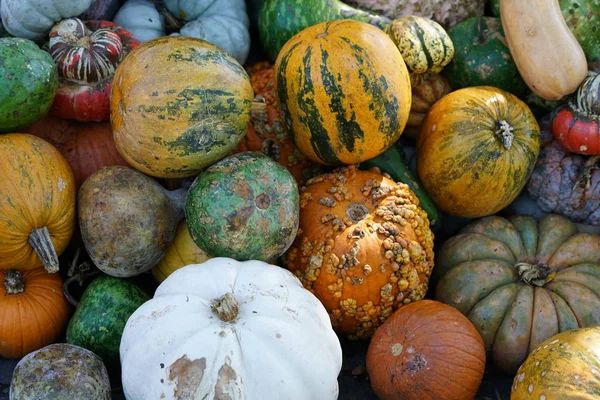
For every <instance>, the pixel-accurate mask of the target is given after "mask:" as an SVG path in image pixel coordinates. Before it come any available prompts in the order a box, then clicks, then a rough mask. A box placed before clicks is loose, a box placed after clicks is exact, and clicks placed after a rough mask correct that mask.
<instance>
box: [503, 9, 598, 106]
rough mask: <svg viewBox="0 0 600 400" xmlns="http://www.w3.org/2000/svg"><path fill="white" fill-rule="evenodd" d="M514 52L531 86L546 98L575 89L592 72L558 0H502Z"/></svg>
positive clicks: (558, 97)
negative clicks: (589, 71)
mask: <svg viewBox="0 0 600 400" xmlns="http://www.w3.org/2000/svg"><path fill="white" fill-rule="evenodd" d="M500 15H501V19H502V27H503V28H504V33H505V35H506V40H507V42H508V47H509V49H510V53H511V55H512V57H513V59H514V60H515V63H516V64H517V68H518V69H519V73H520V74H521V76H522V77H523V79H524V80H525V83H527V86H529V88H530V89H531V90H532V91H533V92H534V93H535V94H537V95H538V96H540V97H542V98H543V99H546V100H558V99H560V98H562V97H564V96H566V95H567V94H569V93H572V92H574V91H575V90H576V89H577V88H578V87H579V85H580V84H581V82H582V81H583V80H584V79H585V77H586V76H587V72H588V67H587V61H586V59H585V54H584V52H583V50H582V48H581V46H580V45H579V43H578V42H577V39H575V36H573V34H572V33H571V31H570V30H569V27H568V26H567V24H566V22H565V20H564V17H563V15H562V12H561V10H560V6H559V3H558V0H527V1H523V0H500Z"/></svg>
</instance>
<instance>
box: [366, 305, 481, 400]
mask: <svg viewBox="0 0 600 400" xmlns="http://www.w3.org/2000/svg"><path fill="white" fill-rule="evenodd" d="M484 369H485V349H484V347H483V340H482V339H481V336H480V335H479V333H478V332H477V329H476V328H475V326H473V324H472V323H471V322H470V321H469V320H468V319H467V317H465V316H464V315H462V314H461V313H460V312H459V311H458V310H457V309H456V308H454V307H451V306H448V305H445V304H443V303H440V302H437V301H433V300H421V301H417V302H414V303H412V304H408V305H406V306H404V307H401V308H399V309H398V310H397V311H396V312H395V313H394V314H392V315H391V316H390V317H389V318H388V319H387V320H386V321H385V322H384V323H383V325H381V326H380V327H379V328H378V329H377V331H376V332H375V335H374V336H373V338H372V339H371V343H370V344H369V350H368V351H367V370H368V372H369V379H370V381H371V387H372V388H373V391H374V392H375V393H376V394H377V396H378V397H379V398H380V399H381V400H396V399H403V400H422V399H431V400H433V399H435V400H471V399H472V398H473V397H474V396H475V394H476V392H477V389H478V388H479V385H480V384H481V381H482V379H483V372H484Z"/></svg>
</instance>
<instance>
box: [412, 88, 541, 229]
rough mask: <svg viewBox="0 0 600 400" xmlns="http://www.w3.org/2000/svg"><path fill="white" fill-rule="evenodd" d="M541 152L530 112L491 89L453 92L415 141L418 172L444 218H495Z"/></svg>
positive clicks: (430, 115) (435, 107)
mask: <svg viewBox="0 0 600 400" xmlns="http://www.w3.org/2000/svg"><path fill="white" fill-rule="evenodd" d="M539 152H540V128H539V126H538V123H537V121H536V119H535V117H534V115H533V114H532V113H531V110H530V109H529V107H528V106H527V105H526V104H525V103H524V102H522V101H521V100H519V99H518V98H517V97H516V96H514V95H512V94H510V93H508V92H505V91H503V90H500V89H497V88H494V87H491V86H478V87H469V88H464V89H460V90H456V91H454V92H451V93H450V94H447V95H446V96H444V97H442V98H441V99H440V100H438V101H437V102H436V103H435V104H434V105H433V106H432V107H431V109H430V110H429V112H428V113H427V116H426V117H425V120H424V121H423V124H422V125H421V130H420V132H419V135H418V140H417V173H418V175H419V179H421V182H422V183H423V186H424V188H425V190H426V191H427V193H429V195H430V196H431V198H432V200H433V201H434V202H435V204H436V205H437V206H438V207H439V208H440V209H442V211H444V212H446V213H447V214H450V215H454V216H459V217H465V218H476V217H483V216H487V215H491V214H494V213H496V212H498V211H500V210H501V209H503V208H504V207H506V206H508V205H509V204H510V203H512V201H513V200H514V199H515V198H516V197H517V196H518V195H519V193H520V192H521V190H522V189H523V187H524V186H525V184H526V183H527V181H528V180H529V177H530V176H531V173H532V172H533V168H534V167H535V163H536V161H537V158H538V154H539Z"/></svg>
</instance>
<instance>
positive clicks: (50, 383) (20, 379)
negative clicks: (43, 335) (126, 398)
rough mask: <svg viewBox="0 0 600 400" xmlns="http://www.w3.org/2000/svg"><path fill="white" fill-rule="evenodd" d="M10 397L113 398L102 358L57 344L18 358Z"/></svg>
mask: <svg viewBox="0 0 600 400" xmlns="http://www.w3.org/2000/svg"><path fill="white" fill-rule="evenodd" d="M9 396H10V397H9V398H10V399H15V400H17V399H18V400H79V399H81V400H83V399H89V400H92V399H94V400H110V399H111V387H110V381H109V378H108V372H107V371H106V367H105V366H104V364H103V363H102V360H101V359H100V357H98V356H97V355H96V354H94V353H92V352H91V351H89V350H86V349H84V348H82V347H79V346H74V345H72V344H67V343H55V344H51V345H49V346H46V347H43V348H41V349H40V350H37V351H34V352H32V353H29V354H27V355H26V356H25V357H23V358H22V359H21V361H19V363H18V364H17V366H16V367H15V370H14V374H13V377H12V382H11V384H10V394H9Z"/></svg>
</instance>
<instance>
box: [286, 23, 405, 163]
mask: <svg viewBox="0 0 600 400" xmlns="http://www.w3.org/2000/svg"><path fill="white" fill-rule="evenodd" d="M275 86H276V88H277V98H278V100H279V101H278V107H279V108H280V110H281V112H282V113H283V117H284V121H285V124H286V128H287V129H288V132H291V135H292V138H293V139H294V142H295V143H296V146H297V147H298V149H299V150H300V151H301V152H302V153H303V154H304V155H305V156H306V157H307V158H309V159H310V160H312V161H315V162H318V163H321V164H326V165H340V164H354V163H359V162H362V161H366V160H369V159H371V158H373V157H376V156H378V155H379V154H381V153H383V152H384V151H385V150H387V149H388V148H389V147H390V146H391V145H392V144H393V143H394V142H396V140H398V138H399V137H400V135H401V134H402V131H403V130H404V127H405V126H406V122H407V120H408V115H409V112H410V106H411V91H410V89H411V86H410V78H409V75H408V70H407V69H406V64H405V63H404V60H403V59H402V56H401V55H400V52H399V50H398V48H397V47H396V45H395V44H394V42H393V41H392V40H391V39H390V37H389V36H388V35H386V34H385V32H383V31H382V30H381V29H379V28H377V27H374V26H372V25H370V24H367V23H365V22H358V21H353V20H341V21H328V22H323V23H320V24H317V25H313V26H311V27H309V28H306V29H304V30H303V31H301V32H300V33H298V34H297V35H296V36H294V37H293V38H291V39H290V40H289V41H288V42H287V43H286V44H285V46H283V48H282V49H281V51H280V52H279V55H278V57H277V61H276V63H275Z"/></svg>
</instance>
